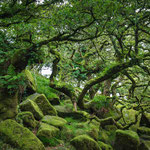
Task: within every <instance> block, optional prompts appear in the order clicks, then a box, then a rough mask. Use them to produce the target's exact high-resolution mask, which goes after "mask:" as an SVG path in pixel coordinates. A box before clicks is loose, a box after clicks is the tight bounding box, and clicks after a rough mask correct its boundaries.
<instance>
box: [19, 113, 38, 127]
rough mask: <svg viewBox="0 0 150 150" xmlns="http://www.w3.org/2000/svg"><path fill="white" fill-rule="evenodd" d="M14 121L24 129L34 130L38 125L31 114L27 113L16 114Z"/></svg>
mask: <svg viewBox="0 0 150 150" xmlns="http://www.w3.org/2000/svg"><path fill="white" fill-rule="evenodd" d="M16 120H17V122H18V123H20V124H23V125H24V126H25V127H27V128H31V129H34V128H35V127H36V126H37V124H38V122H37V121H36V120H35V118H34V116H33V114H32V113H31V112H29V111H25V112H21V113H18V115H17V116H16Z"/></svg>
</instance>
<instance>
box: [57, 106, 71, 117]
mask: <svg viewBox="0 0 150 150" xmlns="http://www.w3.org/2000/svg"><path fill="white" fill-rule="evenodd" d="M54 107H55V109H56V111H57V113H58V116H60V117H71V116H72V110H73V105H72V104H67V105H63V106H62V105H56V106H54Z"/></svg>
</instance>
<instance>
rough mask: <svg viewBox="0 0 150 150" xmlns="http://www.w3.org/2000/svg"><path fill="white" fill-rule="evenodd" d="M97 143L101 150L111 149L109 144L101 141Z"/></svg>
mask: <svg viewBox="0 0 150 150" xmlns="http://www.w3.org/2000/svg"><path fill="white" fill-rule="evenodd" d="M98 144H99V146H100V148H101V149H102V150H113V148H112V147H111V146H110V145H108V144H106V143H103V142H102V141H98Z"/></svg>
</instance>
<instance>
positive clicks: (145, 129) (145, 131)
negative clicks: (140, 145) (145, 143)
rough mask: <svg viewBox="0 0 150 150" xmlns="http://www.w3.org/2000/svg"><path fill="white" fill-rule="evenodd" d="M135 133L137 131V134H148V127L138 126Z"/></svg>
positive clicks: (149, 129) (149, 133) (149, 131)
mask: <svg viewBox="0 0 150 150" xmlns="http://www.w3.org/2000/svg"><path fill="white" fill-rule="evenodd" d="M137 133H138V135H142V134H144V135H148V136H150V128H148V127H144V126H143V127H139V128H138V129H137Z"/></svg>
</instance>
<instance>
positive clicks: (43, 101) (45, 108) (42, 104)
mask: <svg viewBox="0 0 150 150" xmlns="http://www.w3.org/2000/svg"><path fill="white" fill-rule="evenodd" d="M28 99H30V100H32V101H34V102H35V103H36V104H37V105H38V106H39V108H40V109H41V110H42V112H43V114H44V115H57V112H56V109H55V108H54V107H53V106H52V105H51V104H50V103H49V101H48V100H47V98H46V97H45V95H44V94H38V93H35V94H33V95H30V96H29V97H28Z"/></svg>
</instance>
